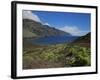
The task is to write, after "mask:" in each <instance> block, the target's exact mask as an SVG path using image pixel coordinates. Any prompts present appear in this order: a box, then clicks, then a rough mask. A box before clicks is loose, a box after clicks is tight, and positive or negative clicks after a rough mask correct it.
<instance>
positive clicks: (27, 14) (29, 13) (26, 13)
mask: <svg viewBox="0 0 100 80" xmlns="http://www.w3.org/2000/svg"><path fill="white" fill-rule="evenodd" d="M22 17H23V19H31V20H34V21H36V22H41V20H40V18H39V17H38V16H37V15H36V14H34V13H32V11H23V12H22Z"/></svg>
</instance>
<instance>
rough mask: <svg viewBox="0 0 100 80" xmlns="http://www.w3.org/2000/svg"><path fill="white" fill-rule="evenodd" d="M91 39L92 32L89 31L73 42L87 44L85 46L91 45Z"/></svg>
mask: <svg viewBox="0 0 100 80" xmlns="http://www.w3.org/2000/svg"><path fill="white" fill-rule="evenodd" d="M90 40H91V33H90V32H89V33H88V34H86V35H85V36H82V37H79V38H78V39H76V40H75V41H74V42H73V43H74V44H80V45H81V46H85V47H90V42H91V41H90Z"/></svg>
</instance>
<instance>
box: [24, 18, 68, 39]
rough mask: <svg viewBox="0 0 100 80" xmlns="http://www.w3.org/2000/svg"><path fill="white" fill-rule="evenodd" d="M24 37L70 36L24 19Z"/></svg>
mask: <svg viewBox="0 0 100 80" xmlns="http://www.w3.org/2000/svg"><path fill="white" fill-rule="evenodd" d="M23 30H24V31H23V36H24V37H46V36H62V35H70V34H69V33H66V32H64V31H61V30H58V29H55V28H53V27H50V26H48V25H43V24H41V23H39V22H35V21H33V20H29V19H23Z"/></svg>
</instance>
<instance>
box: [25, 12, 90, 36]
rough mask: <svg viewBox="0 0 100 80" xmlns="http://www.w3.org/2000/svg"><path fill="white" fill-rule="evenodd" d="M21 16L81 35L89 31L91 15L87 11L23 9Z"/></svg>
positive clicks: (74, 34)
mask: <svg viewBox="0 0 100 80" xmlns="http://www.w3.org/2000/svg"><path fill="white" fill-rule="evenodd" d="M23 18H29V19H32V20H35V21H37V22H41V23H42V24H44V25H49V26H50V27H55V28H57V29H59V30H63V31H65V32H68V33H70V34H72V35H73V36H83V35H85V34H87V33H88V32H90V26H91V25H90V24H91V23H90V20H91V15H90V14H89V13H71V12H51V11H50V12H47V11H23Z"/></svg>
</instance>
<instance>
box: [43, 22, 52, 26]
mask: <svg viewBox="0 0 100 80" xmlns="http://www.w3.org/2000/svg"><path fill="white" fill-rule="evenodd" d="M43 25H47V26H51V25H50V24H49V23H47V22H46V23H44V24H43Z"/></svg>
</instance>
